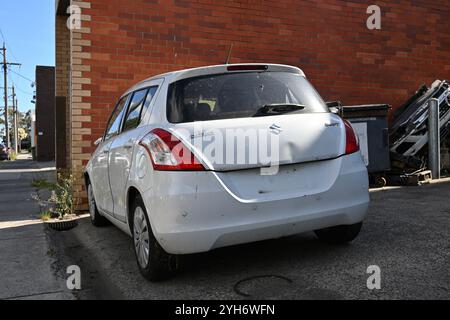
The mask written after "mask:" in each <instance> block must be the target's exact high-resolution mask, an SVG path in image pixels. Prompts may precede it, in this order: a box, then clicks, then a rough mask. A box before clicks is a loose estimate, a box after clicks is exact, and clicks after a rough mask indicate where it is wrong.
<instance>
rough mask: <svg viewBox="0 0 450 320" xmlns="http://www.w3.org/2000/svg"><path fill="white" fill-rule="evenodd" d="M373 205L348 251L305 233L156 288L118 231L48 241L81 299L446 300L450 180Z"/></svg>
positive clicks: (189, 262)
mask: <svg viewBox="0 0 450 320" xmlns="http://www.w3.org/2000/svg"><path fill="white" fill-rule="evenodd" d="M371 199H372V201H371V205H370V211H369V215H368V217H367V220H366V222H365V225H364V227H363V230H362V233H361V235H360V237H359V238H358V239H357V240H356V241H354V242H353V243H352V244H350V245H345V246H330V245H326V244H323V243H321V242H319V241H318V240H317V239H316V238H315V236H314V234H313V233H306V234H301V235H296V236H292V237H288V238H284V239H278V240H270V241H263V242H259V243H253V244H247V245H240V246H235V247H230V248H223V249H218V250H215V251H212V252H208V253H203V254H196V255H191V256H185V257H183V259H182V271H181V272H180V273H179V274H178V275H177V276H176V277H175V278H173V279H171V280H167V281H164V282H160V283H149V282H147V281H145V280H144V279H143V278H142V277H141V275H140V274H139V271H138V269H137V266H136V262H135V258H134V253H133V247H132V243H131V239H129V238H128V236H126V235H125V234H123V233H122V232H121V231H119V230H118V229H116V228H115V227H113V226H107V227H104V228H95V227H93V226H91V224H90V222H89V220H88V219H83V220H82V221H81V223H80V225H79V226H78V227H77V228H75V229H73V230H71V231H68V232H65V233H56V232H52V233H51V234H50V239H51V245H52V246H53V250H54V251H55V252H57V260H58V263H59V264H60V266H61V272H63V270H65V267H66V266H67V265H70V264H77V265H79V266H80V267H81V272H82V290H81V291H79V292H77V293H76V296H77V297H78V298H79V299H86V298H112V299H114V298H117V299H119V298H129V299H243V298H263V299H264V298H268V299H450V272H449V267H450V235H449V230H450V201H449V199H450V181H448V180H447V181H443V182H441V183H437V184H431V185H425V186H421V187H403V188H396V189H389V190H383V191H376V192H371ZM370 265H377V266H379V267H380V269H381V289H380V290H369V289H368V288H367V285H366V281H367V278H368V276H369V275H368V274H367V273H366V271H367V267H368V266H370ZM260 276H268V277H260Z"/></svg>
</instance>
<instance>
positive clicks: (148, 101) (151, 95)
mask: <svg viewBox="0 0 450 320" xmlns="http://www.w3.org/2000/svg"><path fill="white" fill-rule="evenodd" d="M157 90H158V87H157V86H155V87H150V88H149V89H148V93H147V98H146V99H145V102H144V105H143V106H142V111H141V119H142V118H143V117H144V115H145V113H146V112H147V110H148V108H149V107H150V104H151V102H152V101H153V98H154V97H155V94H156V91H157Z"/></svg>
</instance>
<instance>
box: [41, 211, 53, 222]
mask: <svg viewBox="0 0 450 320" xmlns="http://www.w3.org/2000/svg"><path fill="white" fill-rule="evenodd" d="M51 218H53V217H52V213H51V212H50V211H44V212H42V213H41V220H42V221H48V220H50V219H51Z"/></svg>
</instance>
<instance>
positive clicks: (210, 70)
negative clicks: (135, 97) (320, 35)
mask: <svg viewBox="0 0 450 320" xmlns="http://www.w3.org/2000/svg"><path fill="white" fill-rule="evenodd" d="M230 67H231V69H235V70H233V71H230V70H229V68H230ZM243 67H247V68H245V70H243V69H244V68H243ZM252 67H254V69H252ZM258 67H266V68H265V69H264V70H261V69H258ZM255 71H257V72H267V71H272V72H289V73H295V74H298V75H300V76H303V77H305V74H304V72H303V71H302V70H301V69H300V68H298V67H294V66H290V65H284V64H274V63H238V64H221V65H212V66H204V67H198V68H190V69H183V70H178V71H171V72H167V73H163V74H160V75H156V76H153V77H150V78H147V79H145V80H143V81H141V82H139V83H137V84H135V85H134V86H132V87H131V88H129V89H128V90H127V91H126V92H125V93H124V94H123V95H122V96H125V95H127V94H128V93H130V92H133V91H136V90H139V89H142V88H145V87H147V86H149V85H151V82H152V81H155V80H159V79H164V81H167V82H168V83H169V84H170V83H172V82H175V81H178V80H182V79H186V78H192V77H199V76H205V75H210V74H223V73H239V72H241V73H242V72H255Z"/></svg>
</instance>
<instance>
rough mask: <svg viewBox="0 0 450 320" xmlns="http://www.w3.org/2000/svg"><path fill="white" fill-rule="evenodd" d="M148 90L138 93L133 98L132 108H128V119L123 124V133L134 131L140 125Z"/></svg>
mask: <svg viewBox="0 0 450 320" xmlns="http://www.w3.org/2000/svg"><path fill="white" fill-rule="evenodd" d="M147 92H148V89H144V90H139V91H136V92H135V93H134V94H133V97H132V98H131V102H130V106H129V107H128V114H127V118H126V120H125V122H124V124H123V131H127V130H130V129H134V128H136V127H137V126H138V125H139V121H140V119H141V111H142V105H143V104H144V100H145V97H146V96H147Z"/></svg>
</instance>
